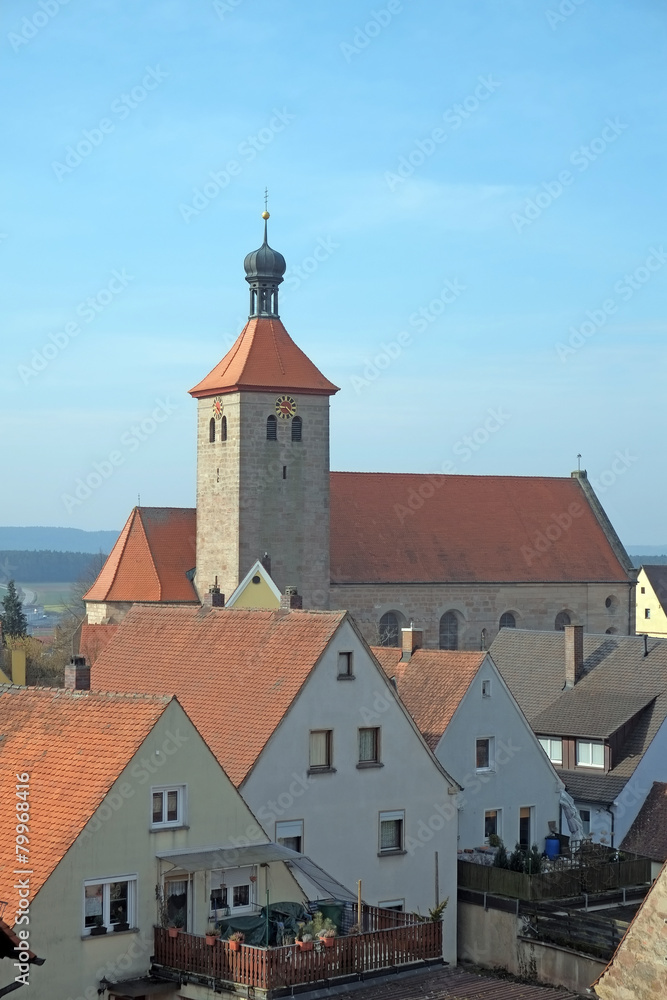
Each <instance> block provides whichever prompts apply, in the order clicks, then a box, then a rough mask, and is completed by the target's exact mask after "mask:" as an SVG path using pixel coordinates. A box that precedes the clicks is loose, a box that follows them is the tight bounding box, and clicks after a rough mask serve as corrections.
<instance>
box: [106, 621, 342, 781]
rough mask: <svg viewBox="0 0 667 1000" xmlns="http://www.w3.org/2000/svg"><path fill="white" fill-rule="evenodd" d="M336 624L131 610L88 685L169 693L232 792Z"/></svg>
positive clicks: (242, 778) (262, 746)
mask: <svg viewBox="0 0 667 1000" xmlns="http://www.w3.org/2000/svg"><path fill="white" fill-rule="evenodd" d="M344 617H345V612H344V611H336V612H334V611H291V612H289V613H282V614H281V613H280V612H278V611H261V610H246V609H237V608H205V607H204V608H191V607H173V606H171V607H169V606H166V605H163V606H160V605H135V606H134V607H133V608H131V609H130V611H129V612H128V614H127V615H126V616H125V618H124V619H123V621H122V622H121V624H120V626H119V628H118V630H117V632H116V634H115V636H114V639H113V641H112V642H111V643H110V644H109V645H108V646H107V648H106V649H105V651H104V652H103V653H102V654H101V656H100V657H99V659H98V660H97V662H96V663H95V665H94V667H93V669H92V684H93V686H94V687H96V688H102V689H104V690H112V691H113V690H116V691H146V692H149V693H155V694H177V695H178V700H179V702H180V703H181V705H182V706H183V708H184V709H185V711H186V712H187V713H188V715H189V716H190V718H191V719H192V722H193V723H194V725H195V726H196V727H197V729H198V730H199V732H200V733H201V734H202V736H203V738H204V739H205V740H206V742H207V743H208V745H209V747H210V748H211V750H212V751H213V753H214V754H215V755H216V757H217V758H218V761H219V762H220V764H221V765H222V767H223V768H224V769H225V771H226V772H227V774H228V775H229V777H230V778H231V780H232V781H233V782H234V784H236V785H239V784H240V783H241V782H242V781H243V780H244V778H245V777H246V776H247V774H248V773H249V771H250V770H251V768H252V766H253V764H254V763H255V760H256V759H257V757H258V756H259V754H260V753H261V751H262V749H263V748H264V746H265V744H266V742H267V740H268V739H269V737H270V736H271V734H272V732H273V731H274V729H275V728H276V726H277V725H278V724H279V723H280V721H281V719H282V718H283V716H284V715H285V712H286V711H287V710H288V708H289V706H290V705H291V704H292V702H293V700H294V698H295V697H296V695H297V693H298V692H299V690H300V689H301V686H302V685H303V683H304V681H305V680H306V678H307V677H308V675H309V673H310V671H311V670H312V669H313V667H314V666H315V664H316V663H317V661H318V659H319V657H320V656H321V655H322V653H323V652H324V650H325V648H326V646H327V644H328V642H329V640H330V639H331V637H332V636H333V634H334V633H335V631H336V629H337V628H338V626H339V625H340V623H341V621H343V619H344Z"/></svg>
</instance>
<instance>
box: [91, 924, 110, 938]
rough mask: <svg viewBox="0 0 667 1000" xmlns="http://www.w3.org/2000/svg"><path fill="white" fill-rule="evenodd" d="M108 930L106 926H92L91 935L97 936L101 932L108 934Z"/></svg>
mask: <svg viewBox="0 0 667 1000" xmlns="http://www.w3.org/2000/svg"><path fill="white" fill-rule="evenodd" d="M106 932H107V928H106V927H104V926H103V927H91V928H90V936H91V937H97V936H98V935H99V934H106Z"/></svg>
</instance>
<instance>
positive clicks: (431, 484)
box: [331, 472, 628, 584]
mask: <svg viewBox="0 0 667 1000" xmlns="http://www.w3.org/2000/svg"><path fill="white" fill-rule="evenodd" d="M420 491H421V493H420ZM573 514H574V516H572V515H573ZM563 525H564V526H565V527H563ZM331 580H332V583H338V584H344V583H476V582H492V583H509V582H543V583H551V582H577V581H582V582H593V581H598V580H599V581H600V582H603V581H604V582H608V583H611V582H621V581H623V582H627V581H628V575H627V573H626V572H625V570H624V569H623V567H622V566H621V564H620V562H619V561H618V559H617V558H616V556H615V554H614V551H613V549H612V547H611V545H610V543H609V541H608V540H607V537H606V535H605V534H604V532H603V530H602V528H601V527H600V525H599V523H598V521H597V518H596V517H595V514H594V513H593V510H592V509H591V507H590V505H589V503H588V501H587V499H586V495H585V494H584V491H583V490H582V488H581V487H580V485H579V482H578V481H577V480H576V479H556V478H546V477H518V476H458V475H413V474H410V473H385V472H382V473H375V472H333V473H332V474H331Z"/></svg>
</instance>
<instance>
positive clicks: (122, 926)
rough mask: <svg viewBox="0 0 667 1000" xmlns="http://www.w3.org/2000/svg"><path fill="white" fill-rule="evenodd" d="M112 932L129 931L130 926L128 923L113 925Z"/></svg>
mask: <svg viewBox="0 0 667 1000" xmlns="http://www.w3.org/2000/svg"><path fill="white" fill-rule="evenodd" d="M113 929H114V931H129V929H130V925H129V924H128V923H126V922H125V923H122V924H114V927H113Z"/></svg>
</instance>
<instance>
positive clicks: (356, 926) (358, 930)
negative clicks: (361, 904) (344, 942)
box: [347, 924, 361, 934]
mask: <svg viewBox="0 0 667 1000" xmlns="http://www.w3.org/2000/svg"><path fill="white" fill-rule="evenodd" d="M347 933H348V934H361V924H352V926H351V927H350V929H349V931H348V932H347Z"/></svg>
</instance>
